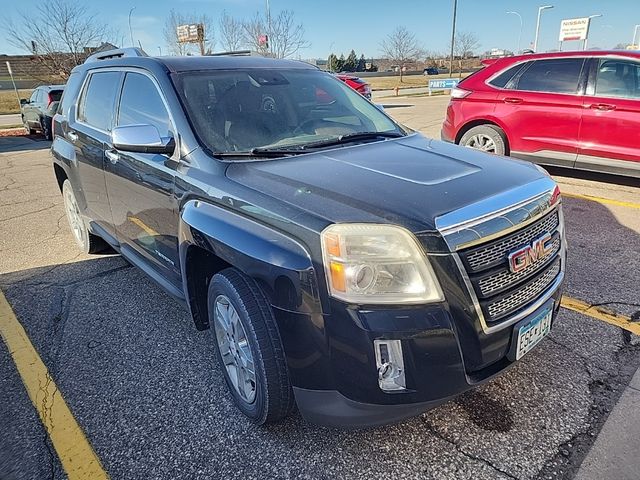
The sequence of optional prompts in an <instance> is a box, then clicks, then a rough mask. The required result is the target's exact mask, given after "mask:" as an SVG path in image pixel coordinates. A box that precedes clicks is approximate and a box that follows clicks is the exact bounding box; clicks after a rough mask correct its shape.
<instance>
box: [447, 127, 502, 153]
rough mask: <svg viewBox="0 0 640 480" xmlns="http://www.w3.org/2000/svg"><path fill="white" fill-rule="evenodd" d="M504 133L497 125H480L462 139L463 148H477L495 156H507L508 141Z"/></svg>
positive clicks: (470, 130)
mask: <svg viewBox="0 0 640 480" xmlns="http://www.w3.org/2000/svg"><path fill="white" fill-rule="evenodd" d="M506 138H507V137H506V135H505V134H504V131H502V129H501V128H500V127H496V126H495V125H478V126H477V127H473V128H471V129H469V131H467V132H466V133H465V134H464V135H463V136H462V138H461V139H460V142H459V144H460V145H462V146H463V147H469V148H475V149H476V150H481V151H483V152H487V153H493V154H495V155H507V154H508V152H507V140H506Z"/></svg>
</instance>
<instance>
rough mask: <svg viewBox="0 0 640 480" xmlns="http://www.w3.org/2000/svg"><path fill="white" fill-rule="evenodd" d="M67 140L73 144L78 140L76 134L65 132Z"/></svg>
mask: <svg viewBox="0 0 640 480" xmlns="http://www.w3.org/2000/svg"><path fill="white" fill-rule="evenodd" d="M67 138H68V139H69V140H71V141H72V142H74V143H75V142H76V141H77V140H78V134H77V133H75V132H67Z"/></svg>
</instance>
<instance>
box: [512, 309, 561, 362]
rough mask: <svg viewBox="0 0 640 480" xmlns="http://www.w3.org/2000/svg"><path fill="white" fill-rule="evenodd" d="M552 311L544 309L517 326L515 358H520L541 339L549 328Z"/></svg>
mask: <svg viewBox="0 0 640 480" xmlns="http://www.w3.org/2000/svg"><path fill="white" fill-rule="evenodd" d="M552 313H553V311H552V310H551V309H548V310H544V311H543V312H542V313H541V314H540V315H538V316H537V317H535V318H534V319H533V320H531V321H530V322H529V323H525V324H524V325H522V326H521V327H520V328H519V331H518V343H517V344H516V355H515V356H516V360H520V359H521V358H522V357H523V356H524V355H525V354H527V353H528V352H529V351H531V349H532V348H533V347H535V346H536V345H537V344H538V343H539V342H540V340H542V339H543V338H544V337H545V336H546V335H547V334H548V333H549V331H550V330H551V318H552V316H553V315H552Z"/></svg>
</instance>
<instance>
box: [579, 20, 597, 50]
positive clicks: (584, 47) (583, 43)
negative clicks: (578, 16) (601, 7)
mask: <svg viewBox="0 0 640 480" xmlns="http://www.w3.org/2000/svg"><path fill="white" fill-rule="evenodd" d="M601 16H602V14H601V13H599V14H598V15H589V26H588V27H587V36H586V37H585V38H584V42H582V50H586V49H587V43H588V42H589V30H591V19H592V18H598V17H601Z"/></svg>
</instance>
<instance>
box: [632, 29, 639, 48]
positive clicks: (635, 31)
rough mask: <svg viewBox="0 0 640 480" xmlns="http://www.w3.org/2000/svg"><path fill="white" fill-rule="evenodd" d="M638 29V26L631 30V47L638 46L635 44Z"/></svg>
mask: <svg viewBox="0 0 640 480" xmlns="http://www.w3.org/2000/svg"><path fill="white" fill-rule="evenodd" d="M639 28H640V25H636V26H635V28H634V29H633V40H632V41H631V45H638V44H637V43H636V37H637V36H638V29H639Z"/></svg>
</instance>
